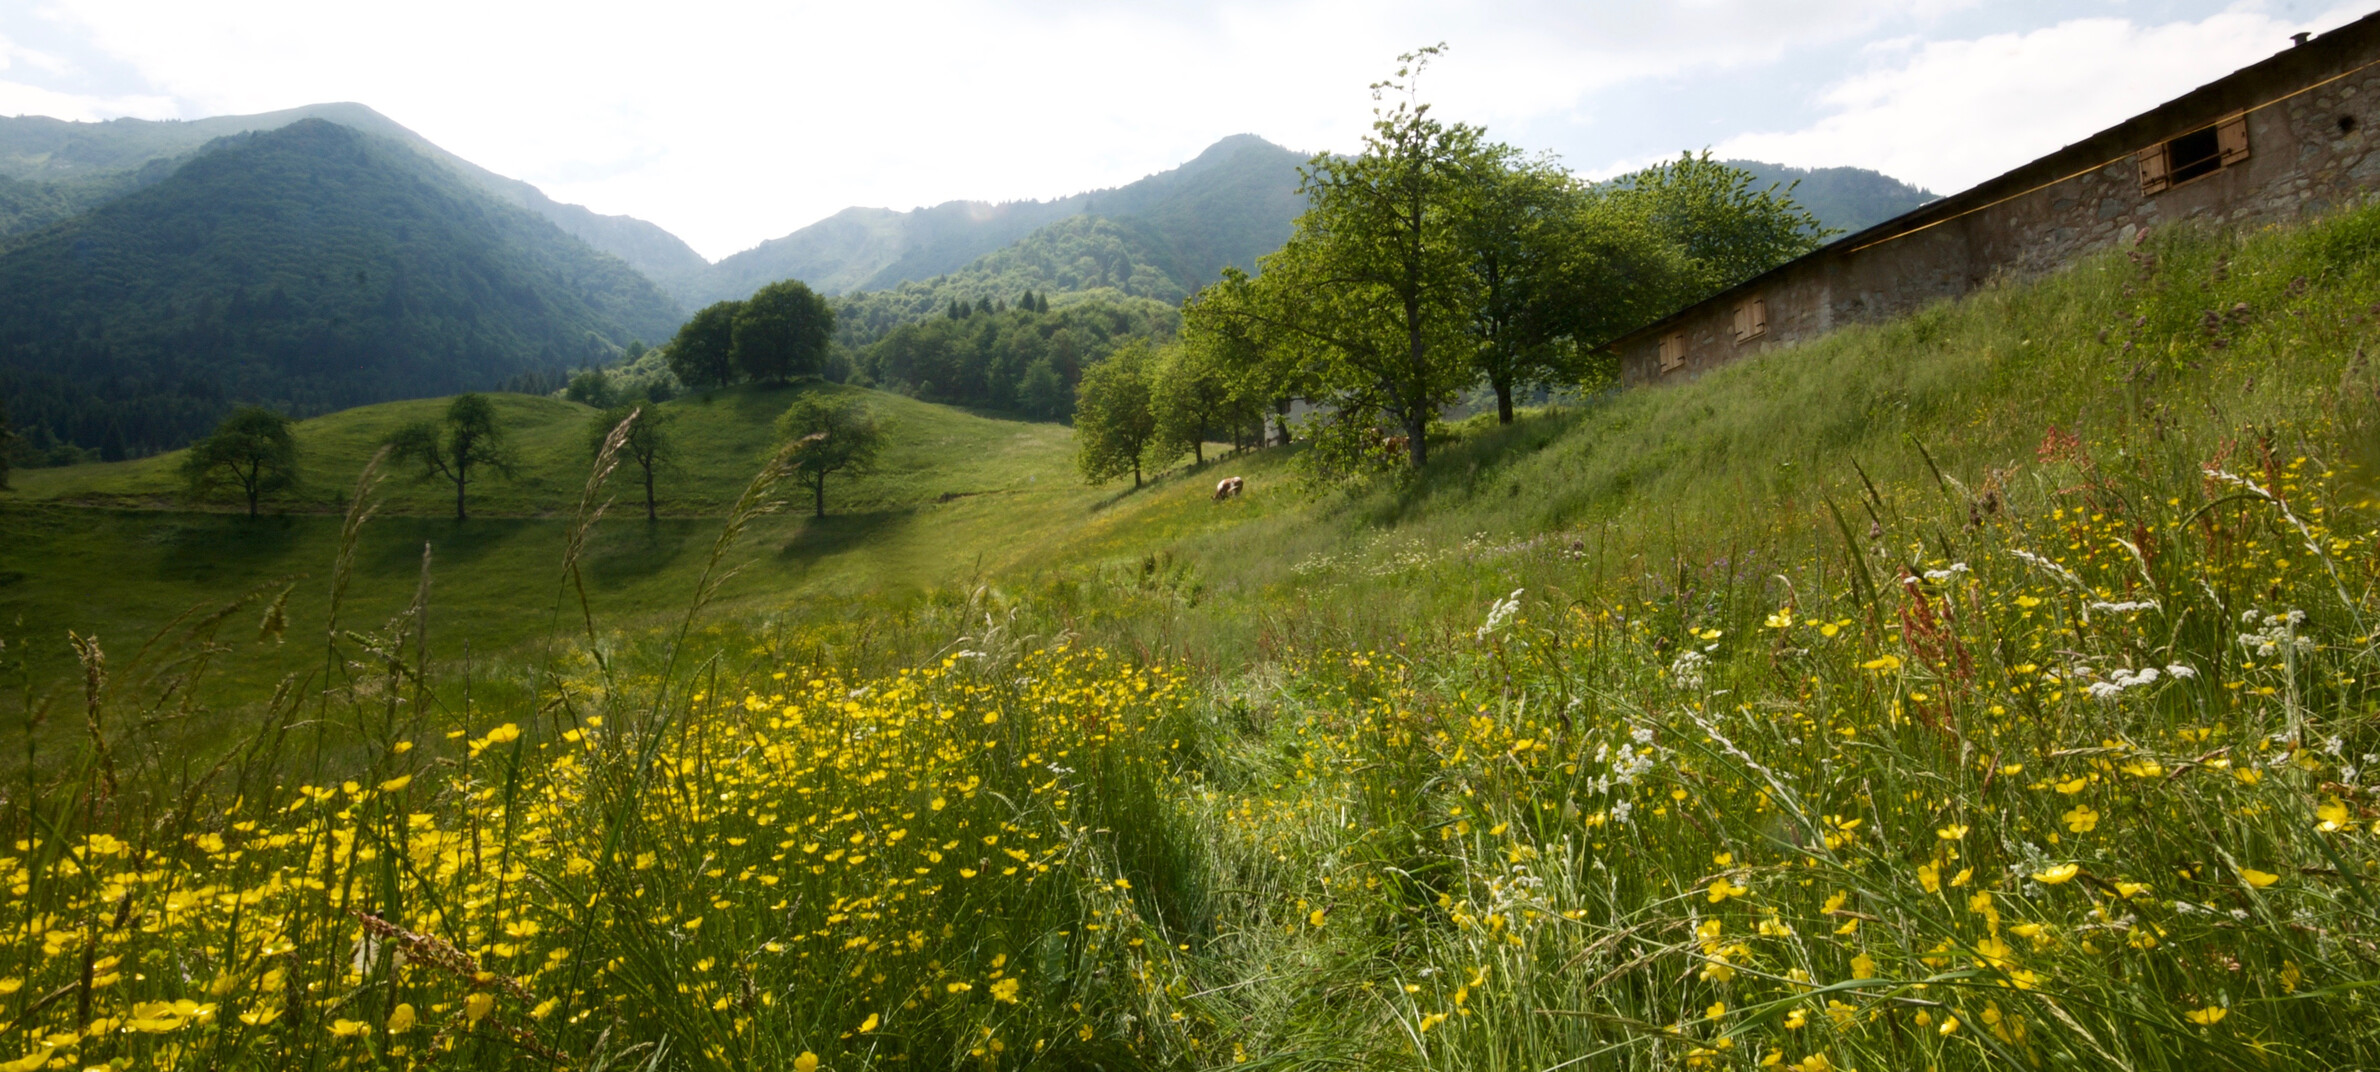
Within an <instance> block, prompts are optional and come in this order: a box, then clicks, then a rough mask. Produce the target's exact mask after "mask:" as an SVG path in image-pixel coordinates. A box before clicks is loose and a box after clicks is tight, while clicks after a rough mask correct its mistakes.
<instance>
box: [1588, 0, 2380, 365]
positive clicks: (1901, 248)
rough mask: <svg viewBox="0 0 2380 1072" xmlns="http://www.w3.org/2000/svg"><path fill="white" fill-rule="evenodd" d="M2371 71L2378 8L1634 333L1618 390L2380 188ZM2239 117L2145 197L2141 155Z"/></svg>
mask: <svg viewBox="0 0 2380 1072" xmlns="http://www.w3.org/2000/svg"><path fill="white" fill-rule="evenodd" d="M2373 64H2380V15H2373V16H2369V17H2366V18H2364V19H2362V20H2360V21H2358V22H2355V23H2353V24H2350V25H2348V26H2345V27H2341V28H2340V29H2338V30H2334V31H2332V32H2330V33H2327V34H2324V35H2322V36H2321V37H2319V38H2315V39H2313V40H2312V41H2310V42H2308V43H2306V44H2303V45H2298V46H2296V47H2292V48H2289V49H2287V50H2285V51H2283V52H2281V53H2279V54H2278V55H2275V56H2273V57H2272V58H2270V59H2267V60H2265V61H2263V62H2261V63H2258V64H2256V65H2254V66H2251V67H2247V68H2244V69H2242V70H2240V71H2238V72H2235V73H2233V74H2231V75H2229V76H2227V77H2225V78H2224V79H2222V80H2220V81H2217V82H2213V83H2210V84H2208V85H2205V86H2202V87H2200V88H2198V89H2196V90H2193V91H2192V92H2190V93H2189V94H2187V95H2185V96H2183V97H2180V98H2178V99H2176V100H2173V101H2171V102H2168V103H2166V104H2164V105H2161V106H2159V107H2158V108H2157V109H2155V110H2153V111H2150V112H2148V113H2145V114H2143V115H2140V116H2136V117H2134V118H2132V119H2130V120H2127V121H2125V122H2124V123H2122V124H2119V125H2117V126H2115V127H2112V128H2110V129H2108V130H2105V131H2102V132H2100V133H2098V134H2095V135H2093V136H2091V137H2090V138H2087V139H2084V140H2083V141H2080V142H2077V143H2075V144H2073V145H2069V146H2067V147H2066V148H2064V149H2061V150H2059V151H2058V152H2056V153H2052V154H2050V155H2049V156H2046V157H2043V158H2041V159H2039V160H2036V161H2034V162H2032V163H2030V164H2027V165H2025V166H2023V167H2021V168H2018V169H2016V170H2014V171H2011V172H2009V173H2007V174H2005V175H2002V176H1999V177H1998V178H1995V179H1992V180H1990V181H1988V182H1984V183H1982V184H1979V185H1977V186H1976V187H1974V188H1973V189H1970V190H1967V191H1964V192H1961V193H1959V194H1956V195H1953V196H1951V197H1948V198H1944V199H1943V200H1940V201H1936V202H1934V203H1932V204H1930V205H1927V206H1924V207H1922V208H1919V209H1917V210H1916V211H1914V212H1910V213H1908V214H1906V215H1903V216H1901V217H1899V218H1897V219H1894V220H1890V221H1887V222H1885V223H1882V224H1879V225H1877V226H1875V227H1872V228H1869V229H1868V230H1866V231H1863V232H1860V233H1859V234H1855V235H1851V236H1848V237H1846V238H1843V239H1840V240H1838V241H1836V242H1834V243H1833V244H1831V245H1829V246H1827V247H1826V248H1824V249H1821V250H1819V251H1817V252H1815V253H1812V254H1810V255H1809V256H1806V257H1803V258H1801V259H1799V260H1796V261H1793V262H1791V263H1789V264H1786V265H1784V266H1782V267H1779V268H1777V269H1775V270H1773V271H1770V272H1769V273H1767V274H1765V275H1762V276H1760V277H1759V278H1757V279H1754V280H1752V281H1750V282H1748V283H1745V284H1742V285H1740V286H1737V287H1734V288H1731V289H1729V290H1728V291H1726V292H1724V293H1721V294H1719V295H1717V296H1715V297H1712V298H1710V299H1708V300H1706V301H1704V302H1701V303H1699V304H1697V305H1695V306H1692V307H1690V308H1688V309H1685V310H1683V311H1681V312H1679V313H1677V314H1674V315H1672V316H1670V317H1668V318H1666V319H1664V320H1662V321H1660V322H1658V323H1655V324H1653V325H1651V326H1648V327H1646V328H1643V329H1640V330H1638V331H1636V332H1634V333H1632V334H1630V335H1628V336H1627V337H1625V338H1622V339H1621V340H1619V341H1618V342H1617V343H1615V344H1614V348H1615V349H1616V350H1617V351H1618V352H1619V355H1620V373H1621V379H1622V382H1624V383H1627V384H1629V385H1631V386H1636V385H1644V384H1653V383H1662V382H1669V381H1675V380H1681V379H1687V378H1691V377H1693V376H1694V375H1696V374H1698V373H1700V372H1702V371H1704V370H1706V369H1709V368H1712V367H1715V366H1717V365H1721V364H1725V363H1727V362H1729V361H1734V360H1737V359H1739V358H1743V357H1748V356H1751V355H1753V354H1757V353H1761V352H1764V351H1767V350H1771V349H1774V348H1777V347H1781V346H1790V345H1792V344H1794V343H1797V342H1802V341H1806V340H1808V339H1811V338H1814V337H1816V336H1818V335H1822V334H1824V333H1826V332H1827V331H1830V330H1832V329H1834V328H1835V327H1837V326H1839V325H1843V324H1850V323H1857V322H1861V321H1874V320H1880V319H1884V318H1887V317H1892V316H1896V315H1900V314H1903V313H1908V312H1912V311H1914V310H1916V309H1919V308H1922V307H1924V306H1926V305H1928V304H1931V303H1933V302H1937V301H1941V300H1944V299H1947V298H1954V297H1957V296H1959V295H1961V294H1964V293H1967V292H1968V291H1970V290H1973V289H1975V288H1976V287H1979V286H1981V285H1983V283H1984V282H1985V281H1986V280H1989V279H1991V278H1993V277H1995V276H2001V275H2013V276H2026V275H2038V274H2040V273H2042V272H2046V271H2050V270H2053V269H2055V268H2057V267H2059V266H2061V265H2064V264H2068V263H2070V262H2072V261H2073V260H2074V259H2075V258H2076V257H2079V256H2081V255H2083V254H2087V253H2091V252H2094V251H2097V250H2102V249H2106V248H2109V247H2113V246H2122V245H2128V244H2130V243H2132V242H2134V241H2136V240H2137V239H2138V238H2139V237H2141V236H2142V235H2143V234H2144V233H2145V232H2147V231H2149V230H2152V229H2155V228H2159V227H2167V226H2173V225H2176V224H2180V223H2184V222H2185V221H2189V222H2199V223H2205V224H2215V225H2255V224H2260V223H2268V222H2285V221H2289V220H2295V219H2298V218H2300V217H2303V216H2306V215H2311V214H2315V213H2320V212H2323V211H2325V210H2327V209H2330V208H2332V207H2334V206H2340V205H2347V204H2352V203H2357V202H2360V201H2362V200H2363V199H2365V198H2366V197H2368V196H2370V195H2371V194H2372V192H2373V191H2374V190H2375V189H2380V134H2375V132H2374V130H2373V124H2374V123H2376V122H2380V66H2367V65H2373ZM2308 87H2312V88H2308ZM2242 112H2245V120H2246V127H2247V149H2248V153H2247V156H2246V157H2245V158H2244V159H2240V160H2238V161H2237V162H2235V163H2231V164H2228V165H2226V166H2223V167H2221V168H2219V169H2218V170H2216V171H2214V172H2212V173H2211V174H2207V175H2203V176H2200V177H2196V178H2193V179H2190V180H2188V181H2185V182H2182V183H2179V184H2175V185H2172V186H2170V187H2168V188H2166V189H2164V190H2162V191H2161V192H2157V193H2153V194H2144V193H2143V192H2142V184H2141V178H2142V173H2141V163H2140V159H2139V155H2138V154H2140V153H2141V152H2142V151H2143V150H2146V149H2149V148H2151V147H2154V146H2158V145H2161V144H2163V143H2165V142H2166V141H2168V140H2169V139H2172V138H2174V137H2177V136H2180V135H2183V134H2187V133H2189V132H2191V131H2195V130H2200V129H2203V128H2205V127H2207V126H2209V125H2210V124H2214V123H2217V122H2219V121H2221V120H2224V119H2226V118H2227V117H2231V116H2235V115H2239V114H2241V113H2242ZM1754 302H1758V303H1760V304H1761V305H1762V306H1764V307H1765V309H1766V330H1765V331H1761V332H1759V333H1757V334H1754V335H1752V336H1751V337H1748V338H1742V339H1739V338H1738V337H1737V327H1738V323H1739V318H1740V315H1741V314H1739V310H1743V309H1748V308H1749V307H1750V306H1751V305H1752V303H1754ZM1665 351H1666V353H1665ZM1665 356H1666V357H1667V358H1668V360H1666V361H1665V360H1664V358H1665ZM1665 366H1666V367H1665Z"/></svg>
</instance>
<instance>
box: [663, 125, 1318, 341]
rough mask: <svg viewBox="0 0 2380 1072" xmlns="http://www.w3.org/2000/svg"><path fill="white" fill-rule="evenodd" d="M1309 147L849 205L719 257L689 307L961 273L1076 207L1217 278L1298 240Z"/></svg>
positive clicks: (1190, 270) (1186, 270) (1265, 146)
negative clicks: (1029, 196)
mask: <svg viewBox="0 0 2380 1072" xmlns="http://www.w3.org/2000/svg"><path fill="white" fill-rule="evenodd" d="M1305 159H1306V158H1305V157H1303V156H1300V155H1298V154H1297V153H1294V152H1291V151H1290V150H1287V149H1284V148H1281V147H1280V146H1277V145H1274V144H1272V143H1270V142H1267V141H1265V140H1264V139H1262V138H1258V137H1256V136H1254V135H1250V134H1237V135H1233V136H1231V137H1228V138H1225V139H1223V140H1221V141H1218V142H1216V143H1215V144H1214V145H1212V146H1209V147H1208V148H1207V149H1206V150H1205V151H1204V152H1201V153H1200V154H1199V155H1198V156H1197V157H1196V158H1194V159H1192V160H1190V161H1189V162H1188V163H1185V164H1183V165H1182V166H1180V167H1178V168H1174V169H1172V170H1170V171H1165V172H1160V173H1158V174H1155V175H1151V176H1149V177H1148V178H1145V179H1142V180H1140V181H1138V182H1134V183H1131V184H1128V185H1125V186H1122V187H1118V188H1116V189H1112V190H1095V191H1091V192H1089V193H1081V194H1075V195H1073V196H1071V197H1061V198H1058V199H1056V200H1052V201H1012V202H1008V203H1005V204H998V205H993V204H985V203H983V202H975V201H952V202H948V203H945V204H941V205H936V206H933V207H931V208H921V209H916V210H913V211H909V212H895V211H892V210H889V209H874V208H851V209H845V210H843V211H842V212H839V213H837V214H835V215H833V216H830V217H828V218H827V219H825V220H821V221H819V222H818V223H815V224H812V225H810V226H808V227H805V228H802V229H801V230H799V231H795V232H793V233H792V234H789V235H786V236H785V237H783V238H776V239H771V240H769V241H766V242H763V243H761V244H760V245H758V246H755V247H753V248H752V249H749V250H745V251H744V252H742V253H738V254H736V255H734V256H732V257H728V258H726V259H725V260H722V261H720V262H719V263H717V264H716V265H713V266H712V267H711V269H710V270H709V271H708V272H707V273H706V274H705V275H704V276H703V277H702V278H701V280H700V281H699V282H697V283H695V284H694V285H693V289H691V290H681V291H680V292H679V297H680V299H681V300H683V301H685V303H686V304H687V305H688V306H696V305H703V304H708V303H709V302H713V301H719V300H722V299H727V298H741V297H743V296H744V295H746V294H750V293H751V292H752V291H754V290H756V289H758V288H759V287H761V286H763V285H765V284H768V283H771V282H775V281H776V280H779V279H801V280H804V281H806V282H808V283H809V284H810V286H811V287H812V288H813V289H816V290H818V291H819V292H820V293H824V294H843V293H849V292H856V291H867V290H884V289H888V288H894V287H897V286H899V285H900V284H902V283H905V282H912V281H918V280H926V279H931V278H933V277H935V276H940V275H945V274H949V273H953V272H957V271H959V270H961V269H963V268H966V267H967V266H968V265H970V264H971V263H973V262H974V261H975V260H976V259H977V258H979V257H983V256H985V255H986V254H990V253H992V252H994V251H996V250H999V249H1001V248H1002V247H1004V246H1007V245H1009V244H1011V243H1014V242H1017V241H1019V240H1020V239H1024V238H1025V237H1026V236H1028V235H1031V234H1033V233H1034V232H1035V231H1037V230H1039V229H1041V228H1043V227H1046V226H1048V225H1050V224H1053V223H1057V222H1059V221H1061V220H1065V219H1067V218H1068V217H1073V216H1096V217H1102V218H1105V219H1108V220H1111V221H1115V222H1117V223H1119V224H1122V225H1125V226H1130V227H1134V228H1136V229H1137V230H1140V231H1142V232H1143V233H1145V234H1146V235H1148V236H1149V238H1150V241H1151V242H1152V244H1153V246H1155V247H1157V248H1160V249H1162V250H1163V251H1165V257H1164V259H1163V260H1164V262H1163V264H1162V270H1163V271H1164V272H1165V273H1166V274H1167V275H1168V276H1171V277H1172V278H1173V281H1174V283H1175V284H1176V285H1178V286H1180V287H1183V288H1185V289H1195V288H1197V287H1199V286H1203V285H1205V284H1206V283H1207V282H1209V281H1210V280H1212V279H1213V278H1214V277H1215V275H1216V274H1217V273H1219V272H1221V271H1222V270H1223V267H1224V266H1225V265H1237V266H1239V267H1242V268H1251V267H1253V266H1254V265H1255V263H1256V258H1257V257H1260V256H1263V255H1264V254H1266V253H1270V252H1272V251H1273V250H1275V249H1277V248H1279V247H1280V245H1281V243H1282V242H1283V241H1285V240H1287V239H1288V237H1289V231H1290V223H1291V221H1292V220H1294V219H1295V218H1296V217H1297V214H1298V213H1299V212H1300V211H1303V209H1304V207H1305V205H1304V202H1303V201H1302V200H1300V199H1299V198H1298V196H1297V184H1298V178H1297V169H1298V166H1299V165H1301V164H1303V163H1305Z"/></svg>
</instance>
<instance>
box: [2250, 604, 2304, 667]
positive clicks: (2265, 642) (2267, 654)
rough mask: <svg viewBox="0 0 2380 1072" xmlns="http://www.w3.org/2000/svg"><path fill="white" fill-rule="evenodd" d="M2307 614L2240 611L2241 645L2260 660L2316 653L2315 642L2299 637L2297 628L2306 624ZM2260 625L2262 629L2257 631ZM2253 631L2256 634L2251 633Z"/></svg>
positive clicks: (2297, 612) (2299, 611)
mask: <svg viewBox="0 0 2380 1072" xmlns="http://www.w3.org/2000/svg"><path fill="white" fill-rule="evenodd" d="M2305 620H2306V612H2304V611H2302V610H2290V611H2284V612H2282V613H2280V614H2265V613H2262V612H2259V611H2253V610H2250V611H2242V612H2240V628H2241V632H2240V646H2241V647H2243V648H2246V649H2248V650H2249V651H2251V652H2254V653H2256V656H2257V657H2258V658H2271V657H2273V656H2275V655H2279V654H2282V653H2284V652H2306V651H2312V650H2314V641H2313V640H2312V639H2310V638H2307V637H2301V636H2299V635H2297V627H2298V626H2300V625H2302V624H2304V623H2305ZM2259 625H2261V626H2262V628H2255V627H2257V626H2259ZM2250 629H2254V631H2253V632H2249V631H2248V630H2250Z"/></svg>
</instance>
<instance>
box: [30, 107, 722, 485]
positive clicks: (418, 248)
mask: <svg viewBox="0 0 2380 1072" xmlns="http://www.w3.org/2000/svg"><path fill="white" fill-rule="evenodd" d="M678 320H679V315H678V311H677V307H676V305H675V303H673V302H672V301H670V299H669V298H668V296H667V295H665V294H663V293H662V292H661V291H660V289H659V288H657V287H655V286H654V285H653V284H652V283H651V282H650V281H649V280H647V279H646V278H645V277H643V276H642V275H639V274H638V273H637V272H636V271H635V270H634V269H631V268H630V267H628V265H626V264H625V263H622V262H621V261H620V260H618V259H616V258H613V257H608V256H604V255H602V254H599V253H597V252H595V251H594V250H592V249H589V248H588V247H587V245H586V244H585V243H583V242H581V241H579V240H577V239H574V238H572V237H571V236H570V235H568V234H565V233H564V232H563V231H562V230H561V229H560V228H558V227H556V226H555V225H554V224H553V223H552V222H551V221H549V220H547V219H545V218H543V217H541V216H538V215H535V214H532V213H531V212H529V211H527V210H526V209H523V208H521V207H519V206H517V205H515V204H512V203H509V202H507V201H505V200H502V199H500V198H498V197H495V196H492V195H491V194H489V193H488V192H487V191H486V190H485V189H484V188H482V187H481V186H479V185H476V184H474V183H471V182H469V181H466V180H465V179H463V178H462V177H461V176H459V175H457V174H456V173H455V172H454V171H453V170H451V169H450V168H449V167H446V166H442V165H441V164H439V163H437V162H434V161H432V160H430V159H428V158H426V157H424V156H423V155H422V154H420V153H418V152H416V151H414V150H413V149H411V148H409V147H407V146H406V145H403V144H399V143H397V142H395V141H392V140H389V139H385V138H380V137H375V136H372V135H369V134H365V133H363V132H361V131H359V130H356V129H355V128H353V127H350V126H345V125H341V124H338V123H333V122H330V121H327V120H323V119H301V120H299V121H298V122H295V123H291V124H288V125H285V126H282V127H280V128H278V129H275V130H271V131H266V132H262V133H248V134H239V135H234V136H231V137H227V138H221V139H217V140H215V141H213V142H210V143H208V144H207V145H206V146H205V147H203V148H202V149H200V150H199V151H198V152H196V153H195V154H194V155H192V156H190V157H189V158H188V160H187V162H185V163H183V164H182V165H181V166H180V167H179V168H177V169H175V170H174V171H173V172H172V174H170V175H168V176H166V177H165V178H164V179H162V180H160V181H158V182H155V183H153V184H150V185H147V186H145V187H143V188H140V189H137V190H134V191H132V192H130V193H126V194H124V195H122V196H120V197H117V198H116V199H114V200H111V201H108V202H106V203H105V204H102V205H100V206H99V207H97V208H95V209H93V210H91V211H89V212H87V213H84V214H82V215H80V216H76V217H74V218H72V219H69V220H66V221H64V222H62V223H57V224H53V225H51V226H50V227H48V228H47V229H45V230H41V231H38V232H35V233H33V234H30V235H26V236H22V237H20V239H19V240H18V241H17V242H16V244H14V245H13V246H11V247H10V248H8V249H7V250H6V251H5V252H0V378H4V379H6V380H7V381H9V382H8V388H9V391H8V394H9V396H10V407H9V408H10V411H11V416H12V417H13V418H14V419H15V422H16V423H17V424H18V425H19V426H20V427H21V428H25V429H29V430H32V429H45V430H46V434H47V435H49V436H54V437H56V438H58V439H62V440H65V441H68V442H73V443H77V444H81V445H84V446H96V447H101V448H102V449H104V450H107V451H108V452H110V453H119V454H121V453H142V452H146V451H148V450H153V449H158V448H163V447H169V446H174V445H178V444H180V443H183V442H186V441H188V440H189V439H190V438H192V437H193V436H195V435H197V434H199V433H201V432H203V431H205V430H206V429H207V428H208V427H210V426H211V425H212V423H213V421H214V420H215V419H216V418H218V417H219V416H220V415H221V414H222V413H223V411H224V410H225V408H226V407H227V406H229V405H230V404H232V403H234V402H247V401H255V402H264V403H268V404H272V405H276V406H280V407H282V408H285V409H289V410H292V411H295V412H298V413H301V414H302V413H319V412H324V411H328V410H332V409H338V408H342V407H346V406H353V405H358V404H362V403H366V402H375V401H383V400H388V399H394V398H408V397H418V396H422V395H435V394H446V393H452V392H456V391H464V390H476V389H484V388H490V387H494V386H496V385H497V384H498V383H500V382H502V381H504V380H505V379H507V378H509V377H513V376H517V375H520V374H523V373H528V372H533V371H546V372H551V371H559V370H562V369H566V368H569V367H571V366H574V365H579V364H583V363H588V362H593V361H599V360H604V359H607V358H609V357H610V356H611V355H613V354H614V353H616V352H617V350H618V348H619V347H620V346H621V345H624V344H625V343H627V342H628V341H630V340H631V339H632V338H645V339H658V338H663V337H666V336H667V335H668V334H669V333H670V332H671V331H673V330H674V329H675V327H676V325H677V323H678Z"/></svg>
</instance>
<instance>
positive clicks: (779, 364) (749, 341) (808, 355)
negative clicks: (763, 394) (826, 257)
mask: <svg viewBox="0 0 2380 1072" xmlns="http://www.w3.org/2000/svg"><path fill="white" fill-rule="evenodd" d="M834 334H835V309H834V306H832V305H829V304H827V301H826V299H825V298H823V297H821V296H819V295H818V294H817V293H815V292H813V291H811V289H810V288H809V286H808V285H807V284H804V283H803V282H801V281H800V280H798V279H787V280H783V281H780V282H776V283H771V284H769V285H767V286H765V287H762V288H760V289H759V290H756V291H754V292H752V296H751V297H749V298H746V299H744V301H743V303H742V304H741V305H740V306H738V307H737V309H736V312H735V319H734V322H733V325H732V327H731V328H730V340H729V342H730V347H731V349H730V355H731V357H732V358H733V364H734V366H735V370H736V371H737V372H739V373H742V374H743V375H744V376H746V377H749V378H751V379H753V380H756V381H759V382H762V383H780V382H783V381H785V380H789V379H792V378H794V377H796V376H815V375H818V374H819V373H820V372H822V371H824V370H825V368H826V352H827V346H828V344H829V343H830V342H831V341H832V340H833V338H834Z"/></svg>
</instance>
